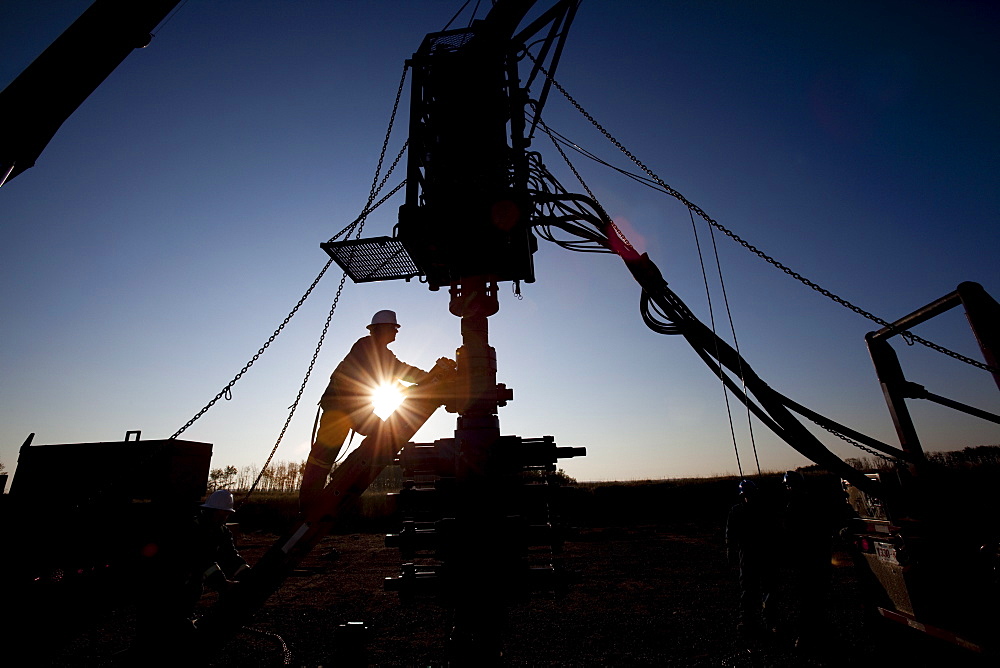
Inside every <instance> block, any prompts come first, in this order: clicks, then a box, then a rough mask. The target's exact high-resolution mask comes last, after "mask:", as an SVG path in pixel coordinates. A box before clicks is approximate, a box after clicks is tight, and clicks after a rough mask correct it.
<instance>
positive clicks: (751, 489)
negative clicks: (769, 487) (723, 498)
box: [740, 479, 757, 496]
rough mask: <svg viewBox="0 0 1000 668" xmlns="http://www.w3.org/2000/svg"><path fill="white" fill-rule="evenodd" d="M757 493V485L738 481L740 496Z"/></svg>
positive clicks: (751, 482) (746, 481)
mask: <svg viewBox="0 0 1000 668" xmlns="http://www.w3.org/2000/svg"><path fill="white" fill-rule="evenodd" d="M756 492H757V485H756V484H755V483H754V481H753V480H746V479H744V480H740V494H742V495H743V496H750V495H751V494H755V493H756Z"/></svg>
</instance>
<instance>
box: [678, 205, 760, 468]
mask: <svg viewBox="0 0 1000 668" xmlns="http://www.w3.org/2000/svg"><path fill="white" fill-rule="evenodd" d="M688 216H689V217H690V218H691V226H692V227H693V226H694V215H693V214H692V213H691V210H690V209H688ZM708 232H709V238H710V239H711V240H712V252H713V253H714V254H715V268H716V270H717V271H718V273H719V285H720V287H721V289H722V301H723V303H724V304H725V306H726V317H727V318H728V319H729V331H730V332H732V334H733V347H734V348H735V349H736V356H737V357H736V359H737V361H738V364H739V377H740V383H742V385H743V392H744V393H746V391H747V380H746V376H745V375H744V373H743V353H742V352H741V351H740V342H739V338H738V337H737V336H736V324H735V323H734V322H733V312H732V310H731V309H730V308H729V293H728V292H727V291H726V280H725V278H723V276H722V262H721V261H720V260H719V246H718V245H717V244H716V243H715V230H714V228H711V227H709V228H708ZM747 429H748V430H749V433H750V446H751V447H752V448H753V458H754V461H755V462H756V463H757V475H761V472H760V459H759V458H758V456H757V439H756V438H755V437H754V433H753V420H752V419H751V417H750V409H747Z"/></svg>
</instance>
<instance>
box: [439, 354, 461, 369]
mask: <svg viewBox="0 0 1000 668" xmlns="http://www.w3.org/2000/svg"><path fill="white" fill-rule="evenodd" d="M436 366H438V367H440V368H441V369H446V370H448V371H455V370H456V369H458V363H457V362H456V361H455V360H453V359H451V358H450V357H439V358H438V360H437V363H436Z"/></svg>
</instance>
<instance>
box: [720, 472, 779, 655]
mask: <svg viewBox="0 0 1000 668" xmlns="http://www.w3.org/2000/svg"><path fill="white" fill-rule="evenodd" d="M739 491H740V500H739V502H738V503H737V504H736V505H734V506H733V507H732V508H731V509H730V511H729V517H728V518H727V520H726V555H727V557H728V559H729V564H730V565H731V566H734V567H736V568H737V569H738V573H739V587H740V603H739V622H738V625H737V632H738V634H739V637H740V639H741V640H743V641H748V642H756V641H758V640H760V639H762V638H763V637H764V636H763V632H764V631H769V630H770V629H771V622H772V621H773V620H771V619H770V616H771V612H772V610H771V609H770V608H769V606H768V603H769V599H770V597H771V592H772V588H773V585H774V573H773V571H774V569H773V565H772V563H771V554H770V553H771V550H770V545H769V543H770V538H771V537H772V534H773V531H772V527H771V518H770V517H769V513H768V512H767V510H766V507H765V504H764V503H763V499H761V495H760V491H759V490H758V488H757V485H756V484H755V483H754V482H753V481H752V480H741V481H740V484H739Z"/></svg>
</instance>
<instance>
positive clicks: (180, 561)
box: [130, 489, 250, 665]
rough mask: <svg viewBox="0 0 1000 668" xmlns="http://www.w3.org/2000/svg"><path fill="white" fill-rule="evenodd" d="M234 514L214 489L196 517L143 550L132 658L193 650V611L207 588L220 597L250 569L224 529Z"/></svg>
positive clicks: (162, 530) (172, 525)
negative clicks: (216, 592) (141, 578)
mask: <svg viewBox="0 0 1000 668" xmlns="http://www.w3.org/2000/svg"><path fill="white" fill-rule="evenodd" d="M234 512H236V511H235V509H234V504H233V495H232V493H231V492H229V491H228V490H224V489H223V490H218V491H216V492H213V493H212V494H211V495H210V496H209V497H208V499H207V500H206V501H205V503H203V504H201V506H199V508H198V513H197V515H196V516H194V517H191V516H190V515H185V517H183V518H180V520H179V521H177V522H167V523H166V524H164V525H163V526H161V527H159V529H158V530H157V532H156V534H155V536H154V537H153V538H152V540H150V541H149V542H148V543H147V544H146V545H145V547H144V548H143V550H142V553H143V558H144V563H143V564H142V568H143V574H144V577H143V580H142V582H141V584H140V587H139V596H138V597H137V608H136V643H135V645H134V646H133V650H132V652H131V653H130V655H131V656H130V658H132V659H138V660H149V659H150V658H152V657H156V658H159V659H165V658H167V657H170V658H176V657H179V656H183V655H184V654H185V653H186V652H189V651H191V648H192V647H193V646H194V642H195V631H196V627H195V608H196V606H197V605H198V602H199V601H200V600H201V598H202V596H203V595H204V594H205V591H206V589H207V588H208V589H214V590H216V591H219V592H220V593H222V594H224V593H225V592H226V591H228V590H229V589H230V588H231V587H232V586H233V585H234V584H235V583H236V581H237V580H239V579H241V578H242V577H243V576H244V575H246V574H247V572H248V571H249V570H250V567H249V566H248V565H247V562H246V560H245V559H244V558H243V557H242V556H241V555H240V553H239V551H238V550H237V549H236V544H235V542H234V540H233V534H232V532H231V531H230V530H229V527H227V526H226V523H227V522H228V521H229V520H230V519H231V516H232V514H233V513H234ZM154 663H155V662H154ZM146 665H149V664H146ZM158 665H166V664H165V663H164V664H158Z"/></svg>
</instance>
